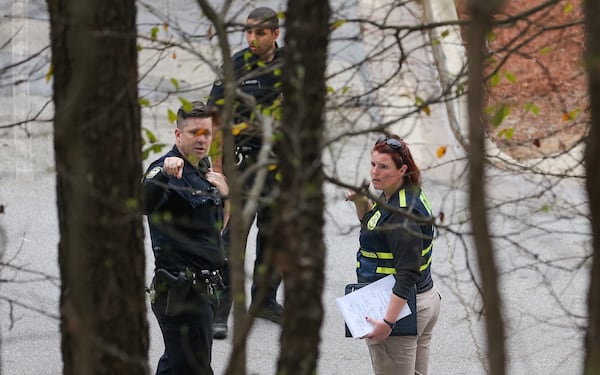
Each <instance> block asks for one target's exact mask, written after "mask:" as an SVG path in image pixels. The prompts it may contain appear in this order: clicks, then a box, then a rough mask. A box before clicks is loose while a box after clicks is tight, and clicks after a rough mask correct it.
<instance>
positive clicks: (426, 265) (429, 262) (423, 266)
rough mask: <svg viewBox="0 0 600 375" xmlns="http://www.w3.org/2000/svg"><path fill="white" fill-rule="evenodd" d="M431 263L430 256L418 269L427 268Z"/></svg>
mask: <svg viewBox="0 0 600 375" xmlns="http://www.w3.org/2000/svg"><path fill="white" fill-rule="evenodd" d="M430 265H431V257H429V260H427V263H425V264H424V265H422V266H421V267H420V268H419V270H420V271H424V270H426V269H427V267H429V266H430Z"/></svg>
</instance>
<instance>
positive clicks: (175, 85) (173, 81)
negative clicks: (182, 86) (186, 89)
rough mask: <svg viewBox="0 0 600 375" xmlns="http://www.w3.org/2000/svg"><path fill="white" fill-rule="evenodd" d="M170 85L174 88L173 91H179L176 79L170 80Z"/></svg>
mask: <svg viewBox="0 0 600 375" xmlns="http://www.w3.org/2000/svg"><path fill="white" fill-rule="evenodd" d="M171 83H172V84H173V86H174V87H175V90H179V81H178V80H177V78H171Z"/></svg>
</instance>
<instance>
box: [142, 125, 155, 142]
mask: <svg viewBox="0 0 600 375" xmlns="http://www.w3.org/2000/svg"><path fill="white" fill-rule="evenodd" d="M143 130H144V134H146V138H148V142H150V143H154V142H156V141H157V140H158V138H156V135H154V133H152V131H151V130H150V129H148V128H143Z"/></svg>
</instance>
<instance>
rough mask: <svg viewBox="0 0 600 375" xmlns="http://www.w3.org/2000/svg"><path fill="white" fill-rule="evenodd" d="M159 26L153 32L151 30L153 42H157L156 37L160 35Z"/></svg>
mask: <svg viewBox="0 0 600 375" xmlns="http://www.w3.org/2000/svg"><path fill="white" fill-rule="evenodd" d="M158 30H159V28H158V26H154V27H153V28H152V29H151V30H150V38H152V40H156V36H157V35H158Z"/></svg>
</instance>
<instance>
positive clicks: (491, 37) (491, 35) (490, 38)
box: [486, 31, 497, 43]
mask: <svg viewBox="0 0 600 375" xmlns="http://www.w3.org/2000/svg"><path fill="white" fill-rule="evenodd" d="M496 36H497V35H496V33H495V32H493V31H490V32H489V33H488V35H487V37H486V39H487V41H488V43H491V42H493V41H494V40H496Z"/></svg>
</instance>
